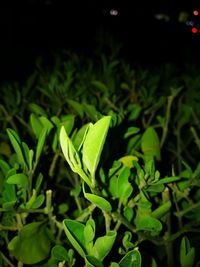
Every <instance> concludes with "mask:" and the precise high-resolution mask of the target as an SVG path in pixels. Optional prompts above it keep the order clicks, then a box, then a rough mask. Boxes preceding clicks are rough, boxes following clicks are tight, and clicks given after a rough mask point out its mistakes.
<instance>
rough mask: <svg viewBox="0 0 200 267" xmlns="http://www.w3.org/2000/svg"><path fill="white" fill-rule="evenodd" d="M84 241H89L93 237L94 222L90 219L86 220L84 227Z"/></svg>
mask: <svg viewBox="0 0 200 267" xmlns="http://www.w3.org/2000/svg"><path fill="white" fill-rule="evenodd" d="M84 236H85V242H86V243H90V242H92V241H93V239H94V237H95V222H94V220H92V219H90V220H88V221H87V223H86V226H85V229H84Z"/></svg>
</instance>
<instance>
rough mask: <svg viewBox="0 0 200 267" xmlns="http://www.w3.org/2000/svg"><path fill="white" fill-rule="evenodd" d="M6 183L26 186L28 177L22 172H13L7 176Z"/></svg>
mask: <svg viewBox="0 0 200 267" xmlns="http://www.w3.org/2000/svg"><path fill="white" fill-rule="evenodd" d="M6 182H7V183H8V184H16V185H18V186H20V187H22V188H25V189H27V188H28V177H27V176H26V175H25V174H24V173H18V174H14V175H12V176H10V177H8V179H7V181H6Z"/></svg>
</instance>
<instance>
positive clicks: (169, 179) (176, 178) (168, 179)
mask: <svg viewBox="0 0 200 267" xmlns="http://www.w3.org/2000/svg"><path fill="white" fill-rule="evenodd" d="M180 179H181V177H179V176H172V177H166V178H163V179H160V180H159V181H158V182H157V183H155V184H156V185H158V184H169V183H174V182H176V181H179V180H180Z"/></svg>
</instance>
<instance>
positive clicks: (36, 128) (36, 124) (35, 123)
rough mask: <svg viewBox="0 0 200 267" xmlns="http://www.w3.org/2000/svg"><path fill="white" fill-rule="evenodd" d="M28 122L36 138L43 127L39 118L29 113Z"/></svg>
mask: <svg viewBox="0 0 200 267" xmlns="http://www.w3.org/2000/svg"><path fill="white" fill-rule="evenodd" d="M30 123H31V127H32V129H33V132H34V134H35V135H36V137H37V138H39V135H40V133H41V130H42V128H43V124H42V122H41V121H40V120H39V118H38V116H36V115H35V114H33V113H31V115H30Z"/></svg>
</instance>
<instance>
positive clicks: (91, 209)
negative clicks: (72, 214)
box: [76, 204, 96, 222]
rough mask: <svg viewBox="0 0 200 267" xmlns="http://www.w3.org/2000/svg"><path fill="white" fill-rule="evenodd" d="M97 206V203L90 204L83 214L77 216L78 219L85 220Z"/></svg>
mask: <svg viewBox="0 0 200 267" xmlns="http://www.w3.org/2000/svg"><path fill="white" fill-rule="evenodd" d="M95 208H96V205H94V204H91V205H90V206H88V208H87V209H86V210H85V211H84V212H83V214H81V215H80V216H79V217H77V218H76V221H80V222H82V221H84V219H85V218H86V217H88V216H89V215H90V214H91V213H92V212H93V210H94V209H95Z"/></svg>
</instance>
